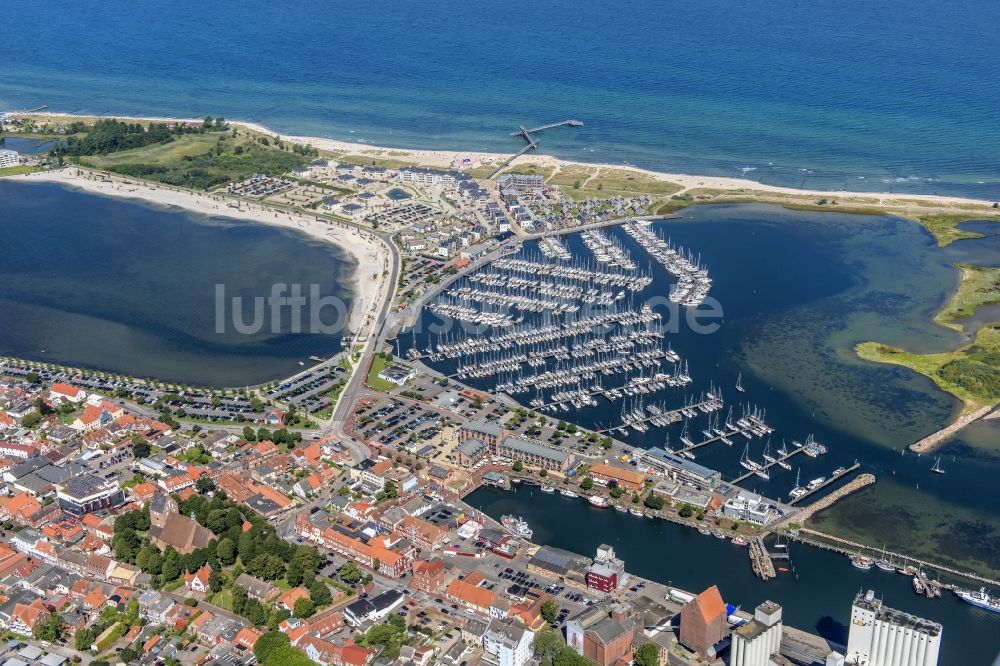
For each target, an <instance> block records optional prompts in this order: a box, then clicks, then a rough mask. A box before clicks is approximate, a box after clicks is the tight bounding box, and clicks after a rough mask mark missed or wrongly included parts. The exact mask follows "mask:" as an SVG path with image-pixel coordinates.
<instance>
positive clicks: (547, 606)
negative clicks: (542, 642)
mask: <svg viewBox="0 0 1000 666" xmlns="http://www.w3.org/2000/svg"><path fill="white" fill-rule="evenodd" d="M558 614H559V605H558V604H556V602H555V601H553V600H552V599H546V600H545V601H543V602H542V618H543V619H544V620H545V621H546V622H548V623H549V624H552V623H553V622H555V621H556V616H557V615H558Z"/></svg>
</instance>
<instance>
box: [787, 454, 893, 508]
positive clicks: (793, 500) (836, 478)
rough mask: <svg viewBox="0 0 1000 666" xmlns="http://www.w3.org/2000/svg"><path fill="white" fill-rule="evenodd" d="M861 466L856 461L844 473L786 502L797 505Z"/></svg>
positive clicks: (873, 479) (873, 478)
mask: <svg viewBox="0 0 1000 666" xmlns="http://www.w3.org/2000/svg"><path fill="white" fill-rule="evenodd" d="M860 467H861V464H860V463H857V462H855V463H854V464H853V465H851V466H850V467H848V468H847V469H845V470H844V471H843V473H841V474H838V475H837V476H831V477H830V478H829V479H827V480H826V481H824V482H823V483H821V484H819V485H818V486H816V487H815V488H813V489H812V490H807V491H806V493H805V494H803V495H799V496H798V497H793V498H792V499H790V500H788V502H786V504H788V505H789V506H795V505H796V504H798V503H799V502H801V501H802V500H804V499H805V498H807V497H809V496H811V495H813V494H815V493H818V492H819V491H821V490H823V489H824V488H826V487H827V486H829V485H831V484H833V483H836V482H837V481H839V480H840V479H844V478H847V475H848V474H850V473H851V472H854V471H856V470H857V469H858V468H860ZM874 481H875V477H874V476H873V477H872V482H874ZM864 485H867V484H864Z"/></svg>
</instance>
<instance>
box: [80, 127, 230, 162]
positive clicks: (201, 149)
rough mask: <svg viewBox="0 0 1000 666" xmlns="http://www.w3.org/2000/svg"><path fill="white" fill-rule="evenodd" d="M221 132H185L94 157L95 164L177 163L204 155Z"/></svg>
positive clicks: (213, 144)
mask: <svg viewBox="0 0 1000 666" xmlns="http://www.w3.org/2000/svg"><path fill="white" fill-rule="evenodd" d="M220 136H222V135H221V134H220V133H209V134H185V135H183V136H179V137H177V138H176V139H174V140H173V141H171V142H170V143H154V144H153V145H150V146H143V147H142V148H133V149H132V150H124V151H122V152H119V153H109V154H107V155H103V156H101V157H98V158H93V162H94V165H95V166H98V167H101V168H109V167H112V166H115V165H118V164H160V165H165V166H170V165H175V164H177V163H179V162H180V161H181V160H183V159H184V158H185V157H188V156H192V157H193V156H195V155H202V154H204V153H206V152H208V151H209V150H211V149H212V148H214V147H215V144H216V143H218V142H219V137H220Z"/></svg>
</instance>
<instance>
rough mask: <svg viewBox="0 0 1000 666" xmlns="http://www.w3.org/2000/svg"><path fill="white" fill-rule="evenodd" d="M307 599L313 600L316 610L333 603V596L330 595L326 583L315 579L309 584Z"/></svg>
mask: <svg viewBox="0 0 1000 666" xmlns="http://www.w3.org/2000/svg"><path fill="white" fill-rule="evenodd" d="M309 598H310V599H312V600H313V603H314V604H316V607H317V608H322V607H323V606H326V605H327V604H328V603H330V602H331V601H333V595H331V594H330V588H329V587H327V586H326V583H324V582H323V581H321V580H319V579H315V580H313V582H312V583H310V584H309Z"/></svg>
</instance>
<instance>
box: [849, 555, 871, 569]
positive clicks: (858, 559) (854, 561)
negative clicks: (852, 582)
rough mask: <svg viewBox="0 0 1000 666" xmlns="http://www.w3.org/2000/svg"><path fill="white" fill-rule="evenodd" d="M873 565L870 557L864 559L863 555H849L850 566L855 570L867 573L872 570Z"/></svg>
mask: <svg viewBox="0 0 1000 666" xmlns="http://www.w3.org/2000/svg"><path fill="white" fill-rule="evenodd" d="M873 564H875V561H874V560H872V559H871V558H870V557H865V556H864V555H851V566H853V567H854V568H855V569H861V570H862V571H868V570H869V569H871V568H872V565H873Z"/></svg>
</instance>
